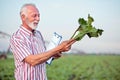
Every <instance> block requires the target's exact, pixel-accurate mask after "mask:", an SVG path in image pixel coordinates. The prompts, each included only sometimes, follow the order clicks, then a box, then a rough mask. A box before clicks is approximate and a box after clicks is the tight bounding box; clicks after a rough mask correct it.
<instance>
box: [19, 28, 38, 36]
mask: <svg viewBox="0 0 120 80" xmlns="http://www.w3.org/2000/svg"><path fill="white" fill-rule="evenodd" d="M20 28H21V29H22V30H23V31H24V32H26V33H27V34H28V35H35V32H36V30H34V31H33V32H31V31H29V30H28V29H26V28H25V27H23V26H21V27H20Z"/></svg>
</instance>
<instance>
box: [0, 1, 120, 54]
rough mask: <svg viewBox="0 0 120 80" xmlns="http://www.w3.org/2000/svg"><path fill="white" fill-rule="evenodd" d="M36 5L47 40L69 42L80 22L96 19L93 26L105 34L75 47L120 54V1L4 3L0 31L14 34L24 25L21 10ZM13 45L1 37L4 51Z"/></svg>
mask: <svg viewBox="0 0 120 80" xmlns="http://www.w3.org/2000/svg"><path fill="white" fill-rule="evenodd" d="M26 3H34V4H35V5H36V6H37V8H38V9H39V12H40V22H39V25H38V28H37V30H39V31H41V33H42V35H43V37H44V39H45V40H47V41H50V39H51V37H52V34H53V33H54V32H57V33H58V34H60V35H62V37H63V39H62V40H68V39H69V38H70V37H71V36H72V34H73V33H74V31H75V30H76V29H77V28H78V26H79V24H78V19H79V18H84V19H86V20H87V16H88V14H90V15H91V16H92V17H93V18H94V20H95V21H94V22H93V25H94V26H95V27H96V28H99V29H103V30H104V32H103V35H102V36H100V37H98V38H91V39H89V38H88V37H87V36H85V37H84V38H83V39H82V40H81V41H79V42H76V43H75V44H74V45H73V46H72V48H76V49H79V50H81V51H84V52H87V53H93V52H95V53H104V52H106V53H120V31H119V30H120V0H0V31H3V32H6V33H8V34H10V35H12V34H13V33H14V32H15V31H16V30H17V29H18V28H19V27H20V25H21V19H20V16H19V12H20V8H21V7H22V5H24V4H26ZM8 46H9V38H8V37H5V38H1V37H0V51H3V50H6V49H7V48H8Z"/></svg>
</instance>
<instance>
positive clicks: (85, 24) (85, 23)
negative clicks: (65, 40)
mask: <svg viewBox="0 0 120 80" xmlns="http://www.w3.org/2000/svg"><path fill="white" fill-rule="evenodd" d="M92 22H94V19H93V18H92V17H91V16H90V14H88V20H85V19H84V18H79V20H78V23H79V24H80V26H79V27H78V29H77V30H76V31H75V32H74V34H73V36H72V37H71V39H75V40H77V41H79V40H81V39H82V38H83V37H84V36H85V35H88V37H89V38H91V37H99V36H100V35H102V32H103V30H102V29H96V28H95V27H94V26H93V25H92Z"/></svg>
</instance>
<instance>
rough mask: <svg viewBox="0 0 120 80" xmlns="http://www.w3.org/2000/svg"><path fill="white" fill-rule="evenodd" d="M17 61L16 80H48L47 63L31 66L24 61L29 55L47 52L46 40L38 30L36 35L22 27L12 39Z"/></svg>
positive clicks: (12, 47) (11, 43)
mask: <svg viewBox="0 0 120 80" xmlns="http://www.w3.org/2000/svg"><path fill="white" fill-rule="evenodd" d="M10 46H11V50H12V52H13V55H14V60H15V79H16V80H47V77H46V65H45V63H42V64H38V65H35V66H31V65H30V64H28V63H26V62H25V61H24V58H25V57H27V56H28V55H31V54H32V55H35V54H38V53H39V54H40V53H42V52H45V45H44V40H43V38H42V36H41V33H40V32H39V31H37V30H35V31H34V33H32V32H30V31H28V30H27V29H26V28H24V27H22V26H21V27H20V28H19V29H18V31H17V32H15V33H14V34H13V35H12V37H11V39H10Z"/></svg>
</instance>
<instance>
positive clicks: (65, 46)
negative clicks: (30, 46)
mask: <svg viewBox="0 0 120 80" xmlns="http://www.w3.org/2000/svg"><path fill="white" fill-rule="evenodd" d="M74 42H75V40H72V39H71V40H68V41H64V42H62V43H61V44H60V45H58V46H57V47H56V48H54V49H51V50H49V51H47V52H44V53H40V54H37V55H29V56H27V57H26V58H25V59H24V61H25V62H27V63H29V64H30V65H32V66H35V65H37V64H41V63H43V62H46V61H47V60H48V59H49V58H50V57H52V56H53V55H55V54H58V53H59V52H65V51H68V50H70V48H71V45H72V44H73V43H74Z"/></svg>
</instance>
